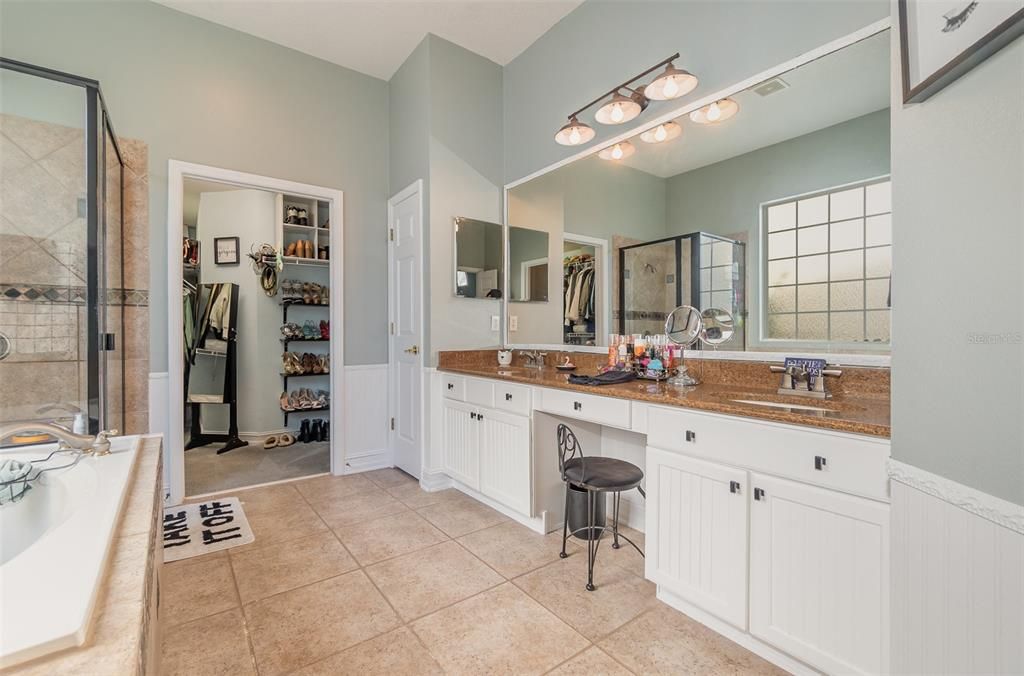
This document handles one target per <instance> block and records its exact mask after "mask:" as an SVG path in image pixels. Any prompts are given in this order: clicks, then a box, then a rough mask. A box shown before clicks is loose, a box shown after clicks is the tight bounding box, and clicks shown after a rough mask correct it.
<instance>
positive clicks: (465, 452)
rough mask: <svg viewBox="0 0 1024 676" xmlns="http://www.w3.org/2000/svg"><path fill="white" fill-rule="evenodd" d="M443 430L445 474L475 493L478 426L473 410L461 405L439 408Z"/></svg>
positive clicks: (476, 486)
mask: <svg viewBox="0 0 1024 676" xmlns="http://www.w3.org/2000/svg"><path fill="white" fill-rule="evenodd" d="M441 410H442V412H443V413H442V415H443V418H444V420H443V428H444V456H443V457H444V471H445V472H447V474H448V476H450V477H451V478H453V479H455V480H456V481H461V482H462V483H464V484H466V485H467V486H469V487H470V488H472V489H474V490H476V489H478V488H479V487H480V425H479V424H478V422H477V419H476V407H474V406H471V405H470V404H464V403H462V402H460V401H449V400H445V401H444V402H443V403H442V404H441Z"/></svg>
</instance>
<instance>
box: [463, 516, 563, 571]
mask: <svg viewBox="0 0 1024 676" xmlns="http://www.w3.org/2000/svg"><path fill="white" fill-rule="evenodd" d="M459 542H460V543H461V544H462V545H463V546H464V547H465V548H466V549H468V550H469V551H471V552H473V553H474V554H476V555H477V556H479V557H480V558H481V559H483V560H484V562H485V563H486V564H487V565H489V566H490V567H491V568H493V569H494V570H496V571H498V572H499V573H501V574H502V575H504V576H505V577H507V578H513V577H516V576H517V575H522V574H523V573H527V572H529V571H531V570H534V569H536V568H540V567H541V566H543V565H546V564H548V563H551V562H553V561H558V553H559V552H561V551H562V533H561V531H559V532H558V533H549V534H548V535H541V534H540V533H535V532H533V531H532V530H530V529H529V528H527V527H526V526H523V525H520V524H518V523H516V522H514V521H506V522H505V523H500V524H498V525H497V526H491V527H490V528H485V529H483V530H478V531H476V532H475V533H470V534H469V535H463V536H462V537H460V538H459ZM566 552H567V553H569V554H570V555H579V553H580V550H579V549H578V548H576V547H567V548H566Z"/></svg>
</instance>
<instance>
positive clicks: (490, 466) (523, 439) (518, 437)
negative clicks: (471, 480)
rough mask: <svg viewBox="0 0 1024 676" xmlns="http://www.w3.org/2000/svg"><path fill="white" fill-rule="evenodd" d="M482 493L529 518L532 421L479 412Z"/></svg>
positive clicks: (513, 416)
mask: <svg viewBox="0 0 1024 676" xmlns="http://www.w3.org/2000/svg"><path fill="white" fill-rule="evenodd" d="M477 415H478V418H479V421H478V426H479V428H480V492H481V493H483V494H484V495H486V496H487V497H489V498H494V499H495V500H497V501H498V502H500V503H502V504H504V505H506V506H508V507H511V508H512V509H514V510H516V511H517V512H519V513H521V514H525V515H527V516H529V515H530V505H531V500H530V495H531V492H530V476H531V473H530V419H529V418H526V417H523V416H518V415H511V414H509V413H503V412H501V411H480V412H479V413H478V414H477Z"/></svg>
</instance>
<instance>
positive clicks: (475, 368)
mask: <svg viewBox="0 0 1024 676" xmlns="http://www.w3.org/2000/svg"><path fill="white" fill-rule="evenodd" d="M492 364H493V362H492ZM438 370H439V371H444V372H447V373H457V374H460V375H465V376H472V377H477V378H494V379H498V380H507V381H511V382H516V383H522V384H524V385H535V386H538V387H552V388H557V389H563V390H572V391H575V392H585V393H587V394H594V395H600V396H606V397H617V398H621V399H633V400H637V401H644V402H648V403H651V404H662V405H668V406H681V407H683V408H691V409H697V410H701V411H708V412H710V413H721V414H725V415H736V416H743V417H746V418H757V419H760V420H770V421H773V422H780V423H789V424H792V425H806V426H808V427H818V428H822V429H827V430H835V431H837V432H847V433H850V434H865V435H870V436H875V437H883V438H889V433H890V408H889V397H888V393H881V392H871V393H864V394H862V395H851V394H848V393H844V394H841V395H835V396H834V397H833V398H831V399H824V400H822V399H812V398H809V397H798V396H783V395H779V394H777V393H776V391H775V390H773V389H767V388H763V387H752V386H749V385H741V384H724V383H709V382H705V383H703V384H701V385H698V386H696V387H686V388H681V387H675V386H673V385H667V384H664V383H656V382H652V381H648V380H635V381H632V382H629V383H623V384H620V385H601V386H596V387H595V386H588V385H574V384H572V383H570V382H568V379H569V375H568V374H567V373H563V372H560V371H557V370H556V369H554V368H553V367H551V366H545V367H544V368H542V369H536V368H525V367H522V366H511V367H501V368H499V367H498V366H494V365H484V364H479V363H477V364H470V363H458V364H445V363H442V365H441V366H439V367H438ZM595 372H596V371H595V369H584V368H580V369H578V370H577V371H576V373H582V374H590V373H595ZM744 401H745V402H766V403H768V404H774V405H781V407H777V406H765V405H761V404H756V403H743V402H744ZM787 404H790V405H792V406H793V407H814V408H817V409H826V410H823V411H807V410H799V409H797V408H789V407H787V406H786V405H787Z"/></svg>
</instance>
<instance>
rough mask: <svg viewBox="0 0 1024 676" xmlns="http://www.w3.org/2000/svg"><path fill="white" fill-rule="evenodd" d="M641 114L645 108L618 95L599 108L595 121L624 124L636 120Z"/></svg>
mask: <svg viewBox="0 0 1024 676" xmlns="http://www.w3.org/2000/svg"><path fill="white" fill-rule="evenodd" d="M641 112H643V108H641V107H640V104H639V103H637V102H636V101H634V100H633V99H630V98H627V97H625V96H623V95H622V94H618V93H616V94H615V96H613V97H612V98H611V100H610V101H608V103H606V104H604V105H603V106H601V107H600V108H598V110H597V115H595V116H594V119H596V120H597V121H598V122H600V123H601V124H623V123H625V122H629V121H630V120H632V119H634V118H636V116H637V115H639V114H640V113H641Z"/></svg>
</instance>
